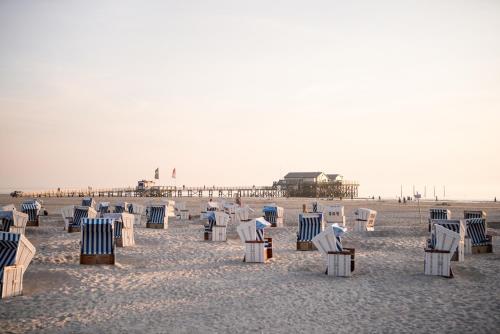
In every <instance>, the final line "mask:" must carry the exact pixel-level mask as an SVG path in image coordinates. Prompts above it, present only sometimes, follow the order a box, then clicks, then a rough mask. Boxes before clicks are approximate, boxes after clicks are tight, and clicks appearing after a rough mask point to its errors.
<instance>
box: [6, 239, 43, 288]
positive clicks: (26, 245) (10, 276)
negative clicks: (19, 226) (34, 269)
mask: <svg viewBox="0 0 500 334" xmlns="http://www.w3.org/2000/svg"><path fill="white" fill-rule="evenodd" d="M35 252H36V249H35V247H33V245H32V244H31V242H29V240H28V239H27V238H26V237H25V236H24V235H22V234H18V233H8V232H0V290H1V293H2V294H1V296H0V297H1V298H7V297H13V296H19V295H21V294H22V292H23V276H24V273H25V272H26V269H27V268H28V266H29V264H30V262H31V260H32V259H33V256H34V255H35Z"/></svg>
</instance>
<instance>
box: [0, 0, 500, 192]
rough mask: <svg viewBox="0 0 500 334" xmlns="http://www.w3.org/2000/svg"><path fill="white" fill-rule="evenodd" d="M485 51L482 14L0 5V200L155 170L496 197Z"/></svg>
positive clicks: (439, 1) (490, 45)
mask: <svg viewBox="0 0 500 334" xmlns="http://www.w3.org/2000/svg"><path fill="white" fill-rule="evenodd" d="M499 35H500V1H496V0H490V1H487V0H470V1H457V0H434V1H421V0H420V1H417V0H414V1H408V0H394V1H387V0H380V1H371V0H364V1H360V0H353V1H334V0H328V1H313V0H309V1H292V0H288V1H278V0H276V1H269V0H267V1H260V0H254V1H234V0H230V1H123V0H121V1H55V0H52V1H48V0H46V1H44V0H37V1H17V0H13V1H9V0H2V1H0V124H1V131H0V143H1V144H0V154H1V156H2V157H3V159H4V161H3V163H2V167H0V192H7V191H11V190H14V189H19V190H33V189H35V190H40V189H53V188H56V187H61V188H80V187H87V186H93V187H95V188H98V187H120V186H133V185H135V184H136V182H137V180H139V179H143V178H145V179H152V178H153V176H154V170H155V169H156V168H159V169H160V177H161V178H160V180H159V182H158V183H159V184H161V185H192V186H197V185H227V186H229V185H234V186H236V185H271V184H272V182H273V181H275V180H278V179H280V178H282V177H283V176H284V175H285V174H286V173H287V172H289V171H324V172H327V173H340V174H342V175H343V176H344V178H345V179H348V180H356V181H358V182H359V183H360V185H361V186H360V195H361V196H371V195H374V196H378V195H381V196H384V197H396V196H397V195H399V193H400V187H401V185H403V189H404V190H403V192H404V193H405V194H408V195H411V193H412V189H413V187H412V186H413V185H415V187H416V190H418V191H420V192H421V193H423V192H424V187H425V186H426V187H427V195H428V196H430V194H432V191H433V187H434V186H435V187H436V189H437V190H436V192H437V193H438V194H439V196H440V197H441V196H442V193H443V186H446V196H447V197H449V198H460V199H492V198H493V197H494V196H499V197H500V154H499V152H500V149H499V146H500V128H499V124H500V39H499ZM173 168H176V171H177V178H176V179H175V180H174V179H172V178H171V177H170V176H171V172H172V169H173Z"/></svg>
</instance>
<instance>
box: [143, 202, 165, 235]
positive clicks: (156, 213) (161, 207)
mask: <svg viewBox="0 0 500 334" xmlns="http://www.w3.org/2000/svg"><path fill="white" fill-rule="evenodd" d="M167 210H168V206H167V205H165V204H158V205H150V206H148V209H147V220H146V228H154V229H167V228H168V211H167Z"/></svg>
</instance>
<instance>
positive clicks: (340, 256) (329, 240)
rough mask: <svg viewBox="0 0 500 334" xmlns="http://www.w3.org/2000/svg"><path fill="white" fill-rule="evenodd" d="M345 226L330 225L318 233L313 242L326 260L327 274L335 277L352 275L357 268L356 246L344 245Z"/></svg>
mask: <svg viewBox="0 0 500 334" xmlns="http://www.w3.org/2000/svg"><path fill="white" fill-rule="evenodd" d="M344 233H345V228H344V227H341V226H339V225H338V224H335V225H332V226H329V227H328V228H326V229H325V230H324V231H323V232H321V233H319V234H318V235H316V236H315V237H314V238H313V239H312V242H313V244H314V246H315V247H316V248H317V249H318V250H319V252H320V254H321V256H322V257H323V259H324V260H325V262H326V272H325V274H327V275H329V276H335V277H350V276H351V275H352V272H353V271H354V269H355V254H356V251H355V249H354V248H347V247H343V246H342V236H343V234H344Z"/></svg>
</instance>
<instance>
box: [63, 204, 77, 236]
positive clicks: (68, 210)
mask: <svg viewBox="0 0 500 334" xmlns="http://www.w3.org/2000/svg"><path fill="white" fill-rule="evenodd" d="M60 211H61V216H62V218H63V219H64V229H65V230H67V229H68V226H69V224H71V223H72V222H73V215H74V214H75V206H74V205H68V206H64V207H62V208H61V210H60Z"/></svg>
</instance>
